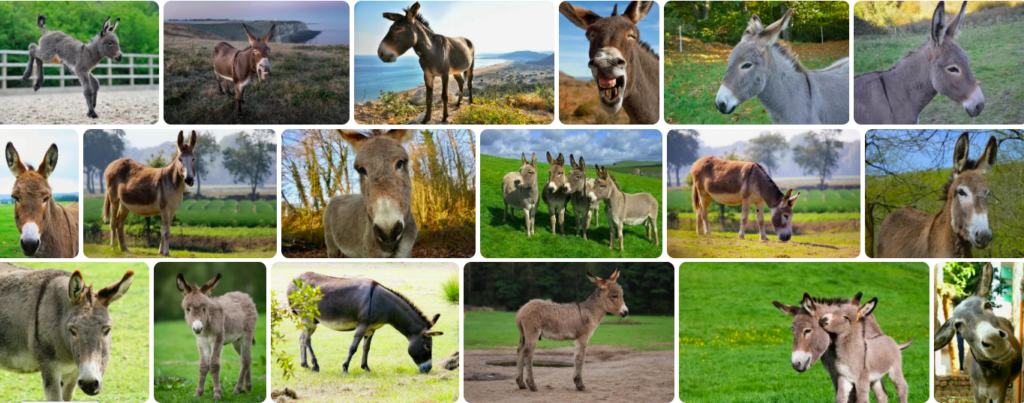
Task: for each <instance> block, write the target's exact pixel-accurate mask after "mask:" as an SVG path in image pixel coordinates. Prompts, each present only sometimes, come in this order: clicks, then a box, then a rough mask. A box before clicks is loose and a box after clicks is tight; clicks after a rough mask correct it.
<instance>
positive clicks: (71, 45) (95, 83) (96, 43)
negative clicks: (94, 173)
mask: <svg viewBox="0 0 1024 403" xmlns="http://www.w3.org/2000/svg"><path fill="white" fill-rule="evenodd" d="M120 23H121V19H120V18H118V19H116V20H114V24H113V25H111V24H110V17H107V20H106V21H104V22H103V28H100V32H99V33H97V34H96V35H95V36H93V37H92V38H89V43H87V44H83V43H82V42H81V41H79V40H77V39H75V38H72V37H71V36H69V35H68V34H65V33H63V32H60V31H50V30H47V29H46V17H45V16H43V15H42V14H39V18H37V19H36V26H38V27H39V30H40V31H42V33H43V36H42V37H41V38H39V44H38V45H36V44H34V43H33V44H30V45H28V56H29V58H28V67H27V68H26V69H25V75H24V76H22V77H21V82H28V80H29V78H31V77H32V69H33V67H35V68H36V69H37V72H36V84H35V85H34V86H33V87H32V89H34V90H36V91H39V87H41V86H42V85H43V62H44V61H50V60H53V61H54V62H56V63H60V64H62V65H64V67H66V68H67V69H68V70H70V71H71V73H72V74H74V75H76V76H78V80H79V81H80V82H81V83H82V91H83V93H84V94H85V104H86V106H88V107H89V112H88V113H87V114H86V115H87V116H89V117H90V118H93V119H96V118H98V117H99V115H97V114H96V94H97V93H98V92H99V90H100V80H98V79H96V77H95V76H93V75H92V70H93V69H95V68H96V65H98V64H99V63H100V61H101V60H103V58H104V57H107V58H111V59H114V61H118V62H119V61H121V44H120V42H119V41H118V40H117V35H115V34H114V30H116V29H117V26H118V24H120Z"/></svg>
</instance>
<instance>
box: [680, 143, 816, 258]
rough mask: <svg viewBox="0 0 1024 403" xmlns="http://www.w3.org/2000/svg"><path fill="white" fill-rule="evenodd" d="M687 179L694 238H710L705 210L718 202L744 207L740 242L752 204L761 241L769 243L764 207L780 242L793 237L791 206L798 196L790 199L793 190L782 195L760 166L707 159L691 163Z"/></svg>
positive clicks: (709, 227)
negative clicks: (690, 185)
mask: <svg viewBox="0 0 1024 403" xmlns="http://www.w3.org/2000/svg"><path fill="white" fill-rule="evenodd" d="M690 175H691V176H692V177H693V196H692V202H693V212H694V213H695V214H696V215H697V235H711V223H710V222H709V221H708V208H709V207H711V202H712V201H717V202H719V203H722V204H724V205H727V206H735V205H737V204H739V205H742V206H743V211H742V213H741V214H740V233H739V238H740V239H743V237H744V231H745V230H746V227H747V215H748V214H749V212H750V205H751V204H753V205H754V209H755V210H757V228H758V231H759V232H760V234H761V240H762V241H767V240H768V236H767V235H765V229H764V206H765V205H768V207H769V208H771V210H772V212H771V214H772V227H773V228H775V233H776V234H778V236H779V240H780V241H782V242H786V241H788V240H789V238H790V237H792V236H793V205H795V204H796V201H797V200H798V199H800V192H797V194H796V196H792V194H793V189H789V190H787V191H786V193H785V194H783V193H782V191H781V190H779V187H778V185H776V184H775V181H773V180H772V178H771V177H769V176H768V171H765V169H764V167H762V166H761V164H758V163H756V162H746V161H729V160H724V159H721V158H718V157H714V156H707V157H703V158H701V159H699V160H697V161H696V162H694V163H693V166H691V167H690Z"/></svg>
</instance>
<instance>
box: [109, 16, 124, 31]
mask: <svg viewBox="0 0 1024 403" xmlns="http://www.w3.org/2000/svg"><path fill="white" fill-rule="evenodd" d="M107 19H108V20H109V19H110V17H107ZM118 25H121V19H120V18H118V19H116V20H114V25H111V26H110V28H108V29H107V32H108V33H114V30H115V29H117V26H118Z"/></svg>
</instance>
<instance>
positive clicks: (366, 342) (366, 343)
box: [359, 331, 373, 372]
mask: <svg viewBox="0 0 1024 403" xmlns="http://www.w3.org/2000/svg"><path fill="white" fill-rule="evenodd" d="M372 341H373V332H372V331H369V332H366V336H364V337H363V363H362V364H360V365H359V367H360V368H362V369H363V371H366V372H373V371H370V364H369V363H368V362H367V359H369V358H370V342H372Z"/></svg>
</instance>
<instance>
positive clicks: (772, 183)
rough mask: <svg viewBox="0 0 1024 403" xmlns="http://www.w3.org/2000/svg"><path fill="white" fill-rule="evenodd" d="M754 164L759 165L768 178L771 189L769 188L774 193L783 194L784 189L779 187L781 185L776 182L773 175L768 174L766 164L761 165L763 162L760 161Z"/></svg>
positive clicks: (758, 167)
mask: <svg viewBox="0 0 1024 403" xmlns="http://www.w3.org/2000/svg"><path fill="white" fill-rule="evenodd" d="M754 165H755V166H757V169H760V170H761V173H763V174H764V176H765V177H766V178H768V184H769V186H771V189H769V190H770V191H772V193H773V194H777V195H781V194H783V193H782V190H781V189H779V185H776V184H775V180H774V179H772V176H771V175H768V170H766V169H764V166H763V165H761V163H759V162H755V163H754Z"/></svg>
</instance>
